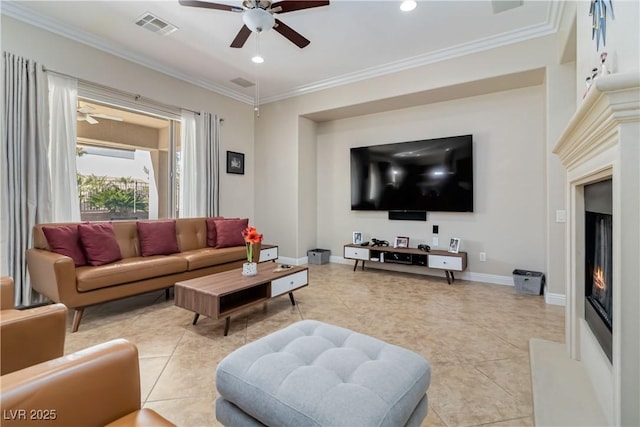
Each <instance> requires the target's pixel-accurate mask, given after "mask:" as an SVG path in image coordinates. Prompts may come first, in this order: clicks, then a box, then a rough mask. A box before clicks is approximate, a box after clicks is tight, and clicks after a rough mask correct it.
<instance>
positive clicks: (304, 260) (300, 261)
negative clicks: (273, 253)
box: [276, 256, 309, 265]
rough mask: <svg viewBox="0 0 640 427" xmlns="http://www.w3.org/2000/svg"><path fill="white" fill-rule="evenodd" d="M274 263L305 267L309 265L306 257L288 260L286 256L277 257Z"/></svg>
mask: <svg viewBox="0 0 640 427" xmlns="http://www.w3.org/2000/svg"><path fill="white" fill-rule="evenodd" d="M276 262H277V263H278V264H289V265H305V264H308V263H309V259H308V258H307V257H306V256H305V257H302V258H289V257H286V256H281V257H278V259H277V260H276Z"/></svg>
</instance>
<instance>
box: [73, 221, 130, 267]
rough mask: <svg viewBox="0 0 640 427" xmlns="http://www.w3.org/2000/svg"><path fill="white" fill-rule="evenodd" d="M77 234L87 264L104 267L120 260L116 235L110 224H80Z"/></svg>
mask: <svg viewBox="0 0 640 427" xmlns="http://www.w3.org/2000/svg"><path fill="white" fill-rule="evenodd" d="M78 234H79V235H80V241H82V246H84V251H85V253H86V254H87V261H89V264H91V265H104V264H109V263H110V262H114V261H118V260H121V259H122V255H121V254H120V246H118V241H117V240H116V233H115V232H114V231H113V225H111V224H110V223H106V224H104V223H103V224H80V225H78Z"/></svg>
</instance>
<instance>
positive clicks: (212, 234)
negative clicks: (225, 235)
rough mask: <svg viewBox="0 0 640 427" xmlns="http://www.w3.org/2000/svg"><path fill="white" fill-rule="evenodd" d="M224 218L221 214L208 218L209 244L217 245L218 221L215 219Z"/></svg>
mask: <svg viewBox="0 0 640 427" xmlns="http://www.w3.org/2000/svg"><path fill="white" fill-rule="evenodd" d="M221 219H224V218H222V217H221V216H215V217H213V218H207V220H206V221H207V246H211V247H212V248H215V247H216V239H217V235H218V234H217V233H216V223H215V220H221Z"/></svg>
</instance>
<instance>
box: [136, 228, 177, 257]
mask: <svg viewBox="0 0 640 427" xmlns="http://www.w3.org/2000/svg"><path fill="white" fill-rule="evenodd" d="M137 227H138V239H139V241H140V253H141V254H142V256H152V255H170V254H174V253H176V252H178V251H179V249H178V240H177V239H176V222H175V221H174V220H171V221H149V222H146V221H139V222H138V224H137Z"/></svg>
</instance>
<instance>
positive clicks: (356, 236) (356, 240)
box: [353, 231, 364, 245]
mask: <svg viewBox="0 0 640 427" xmlns="http://www.w3.org/2000/svg"><path fill="white" fill-rule="evenodd" d="M363 241H364V240H363V239H362V232H360V231H354V232H353V244H354V245H360V244H362V242H363Z"/></svg>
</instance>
